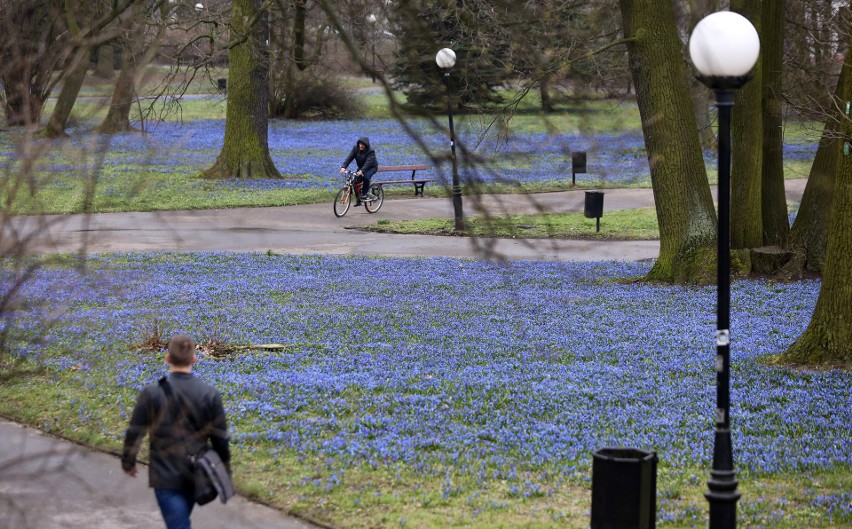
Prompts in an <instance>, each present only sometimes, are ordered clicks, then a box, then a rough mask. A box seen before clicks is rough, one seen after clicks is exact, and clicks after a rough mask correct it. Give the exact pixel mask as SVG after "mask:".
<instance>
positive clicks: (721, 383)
mask: <svg viewBox="0 0 852 529" xmlns="http://www.w3.org/2000/svg"><path fill="white" fill-rule="evenodd" d="M759 51H760V40H759V38H758V36H757V31H755V29H754V26H752V25H751V23H750V22H749V21H748V20H747V19H746V18H745V17H743V16H741V15H739V14H737V13H732V12H730V11H721V12H718V13H713V14H712V15H709V16H707V17H706V18H704V19H702V20H701V21H700V22H699V23H698V25H696V26H695V30H693V32H692V35H691V36H690V39H689V55H690V57H691V58H692V62H693V64H695V67H696V68H697V69H698V71H699V72H700V73H701V75H700V76H699V77H698V79H699V80H700V81H701V82H702V83H704V84H705V85H707V86H708V87H709V88H711V89H712V90H713V91H714V92H715V93H716V106H717V108H718V110H719V214H718V216H719V228H718V234H717V241H718V251H717V254H718V261H717V274H718V275H717V294H718V305H717V327H716V329H717V330H716V429H715V437H714V443H713V469H712V470H711V471H710V479H709V480H708V481H707V489H708V490H707V492H705V493H704V496H705V497H706V498H707V501H708V502H709V504H710V529H733V528H735V527H736V525H737V500H739V498H740V493H739V492H738V491H737V485H738V482H737V473H736V471H735V470H734V457H733V452H732V444H731V422H730V409H731V394H730V380H731V377H730V371H731V359H730V343H731V339H730V329H729V327H730V312H731V259H730V251H731V243H730V240H731V228H730V205H731V110H732V107H733V105H734V90H736V89H737V88H739V87H741V86H743V85H744V84H745V83H746V82H748V80H749V79H750V77H749V76H748V72H749V70H751V68H752V67H753V66H754V63H755V62H756V61H757V56H758V52H759Z"/></svg>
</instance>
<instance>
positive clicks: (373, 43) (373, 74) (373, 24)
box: [367, 13, 379, 83]
mask: <svg viewBox="0 0 852 529" xmlns="http://www.w3.org/2000/svg"><path fill="white" fill-rule="evenodd" d="M378 20H379V19H378V18H376V15H374V14H372V13H370V14H369V15H367V22H369V23H370V27H371V28H372V32H371V33H372V35H371V36H370V48H371V49H372V52H373V71H371V72H370V76H371V77H372V78H373V82H374V83H375V82H376V22H378Z"/></svg>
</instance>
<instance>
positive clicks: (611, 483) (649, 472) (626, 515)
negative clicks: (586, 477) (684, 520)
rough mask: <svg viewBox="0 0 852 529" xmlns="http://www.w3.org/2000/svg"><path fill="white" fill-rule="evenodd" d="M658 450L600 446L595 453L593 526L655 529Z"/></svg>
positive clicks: (618, 528)
mask: <svg viewBox="0 0 852 529" xmlns="http://www.w3.org/2000/svg"><path fill="white" fill-rule="evenodd" d="M656 522H657V453H656V452H646V451H645V450H639V449H636V448H601V449H598V450H595V451H594V452H593V453H592V526H591V528H592V529H653V528H654V527H655V526H656Z"/></svg>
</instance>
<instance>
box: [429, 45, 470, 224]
mask: <svg viewBox="0 0 852 529" xmlns="http://www.w3.org/2000/svg"><path fill="white" fill-rule="evenodd" d="M435 62H437V63H438V66H440V67H441V68H443V69H444V70H446V71H447V73H445V74H444V79H445V80H446V82H447V116H448V119H449V120H450V151H451V154H452V156H451V161H452V164H453V213H454V214H455V219H456V231H464V214H463V213H462V194H461V184H460V183H459V170H458V166H457V164H456V133H455V130H453V96H452V93H451V91H450V69H451V68H452V67H453V66H455V64H456V52H454V51H453V50H451V49H450V48H444V49H442V50H441V51H439V52H438V54H437V55H436V56H435Z"/></svg>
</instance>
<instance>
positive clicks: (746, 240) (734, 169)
mask: <svg viewBox="0 0 852 529" xmlns="http://www.w3.org/2000/svg"><path fill="white" fill-rule="evenodd" d="M762 3H763V2H762V1H760V0H731V11H735V12H737V13H739V14H741V15H743V16H744V17H746V18H747V19H748V20H749V21H750V22H751V23H752V25H754V27H755V29H757V32H758V34H761V33H762V31H761V24H760V19H761V16H760V15H761V4H762ZM765 51H766V48H765V47H764V46H761V52H765ZM761 55H763V54H762V53H761ZM762 62H763V58H762V57H758V60H757V64H756V65H755V67H754V69H753V70H752V75H753V79H752V80H751V81H749V82H748V83H746V85H745V86H743V87H742V88H740V89H739V90H737V91H736V92H735V94H734V109H733V119H732V127H731V137H732V145H731V159H732V160H733V163H732V165H731V248H734V249H744V248H757V247H758V246H762V245H763V214H762V211H761V185H760V184H761V178H762V172H763V150H762V149H759V148H757V146H762V145H763V109H762V104H761V95H762V93H763V80H762V76H761V68H762Z"/></svg>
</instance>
